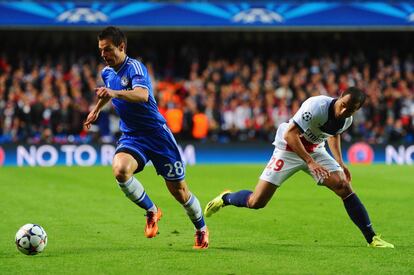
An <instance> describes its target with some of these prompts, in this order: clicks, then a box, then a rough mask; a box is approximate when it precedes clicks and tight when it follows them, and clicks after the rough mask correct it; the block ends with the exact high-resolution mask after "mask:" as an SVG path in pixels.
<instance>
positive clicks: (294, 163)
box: [204, 87, 394, 248]
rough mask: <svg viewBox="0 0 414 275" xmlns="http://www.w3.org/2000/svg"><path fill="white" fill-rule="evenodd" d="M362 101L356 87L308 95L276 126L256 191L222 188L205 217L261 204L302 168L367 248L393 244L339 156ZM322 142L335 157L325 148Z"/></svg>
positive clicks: (207, 207) (363, 98) (362, 95)
mask: <svg viewBox="0 0 414 275" xmlns="http://www.w3.org/2000/svg"><path fill="white" fill-rule="evenodd" d="M365 99H366V95H365V94H364V92H363V91H361V90H360V89H358V88H356V87H351V88H348V89H347V90H345V91H344V92H343V93H342V94H341V96H340V97H339V98H331V97H327V96H315V97H311V98H309V99H307V100H306V101H305V102H303V104H302V106H301V107H300V109H299V110H298V111H297V113H296V114H295V115H294V116H293V118H292V119H291V120H290V121H289V122H288V123H283V124H281V125H280V126H279V128H278V130H277V133H276V137H275V141H274V142H273V144H274V145H275V150H274V152H273V156H272V157H271V159H270V160H269V162H268V164H267V165H266V167H265V169H264V170H263V173H262V175H261V176H260V179H259V182H258V183H257V185H256V188H255V190H254V191H253V192H252V191H250V190H241V191H238V192H233V193H231V192H230V191H229V190H226V191H224V192H223V193H221V194H220V195H219V196H217V197H216V198H214V199H213V200H211V201H210V202H209V203H208V204H207V206H206V208H205V210H204V213H205V216H206V217H210V216H211V215H212V214H214V213H216V212H217V211H219V210H220V209H221V208H222V207H224V206H227V205H234V206H237V207H246V208H252V209H259V208H263V207H265V206H266V204H267V203H268V202H269V200H270V199H271V198H272V196H273V194H274V193H275V191H276V189H277V188H279V187H280V186H281V185H282V183H283V182H284V181H285V180H287V179H288V178H289V177H290V176H292V175H293V174H295V173H296V172H298V171H300V170H303V171H305V172H307V173H308V174H309V175H311V176H312V177H313V178H314V179H315V181H316V182H317V183H318V184H320V185H324V186H326V187H328V188H329V189H331V190H332V191H333V192H335V194H337V195H338V196H339V197H340V198H341V199H342V200H343V202H344V206H345V209H346V211H347V213H348V215H349V217H350V218H351V220H352V221H353V222H354V223H355V225H356V226H358V228H359V229H360V230H361V232H362V234H363V235H364V237H365V239H366V241H367V242H368V245H369V246H370V247H388V248H394V245H392V244H390V243H388V242H386V241H384V240H383V239H381V238H380V236H379V235H377V234H375V232H374V229H373V228H372V225H371V221H370V219H369V216H368V213H367V211H366V209H365V207H364V205H363V204H362V202H361V201H360V200H359V198H358V196H357V195H356V194H355V193H354V192H353V190H352V187H351V173H350V171H349V169H348V168H347V166H346V165H345V163H344V161H343V159H342V154H341V133H342V132H344V131H345V130H346V129H347V128H348V127H349V126H350V125H351V124H352V115H353V114H354V113H355V112H356V111H357V110H359V109H360V108H361V106H362V105H363V104H364V102H365ZM325 141H327V142H328V145H329V148H330V150H331V152H332V155H333V157H331V156H330V155H329V153H328V152H327V151H326V149H325Z"/></svg>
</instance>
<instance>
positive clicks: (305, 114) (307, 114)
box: [302, 112, 312, 121]
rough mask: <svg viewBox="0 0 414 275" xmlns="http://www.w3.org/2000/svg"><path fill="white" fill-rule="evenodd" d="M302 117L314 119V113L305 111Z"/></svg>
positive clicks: (306, 119)
mask: <svg viewBox="0 0 414 275" xmlns="http://www.w3.org/2000/svg"><path fill="white" fill-rule="evenodd" d="M302 118H303V120H304V121H309V120H311V119H312V114H311V113H310V112H304V113H303V115H302Z"/></svg>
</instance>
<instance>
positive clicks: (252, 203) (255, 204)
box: [248, 199, 267, 209]
mask: <svg viewBox="0 0 414 275" xmlns="http://www.w3.org/2000/svg"><path fill="white" fill-rule="evenodd" d="M266 205H267V201H260V200H254V199H253V200H249V201H248V206H249V208H251V209H261V208H264V207H265V206H266Z"/></svg>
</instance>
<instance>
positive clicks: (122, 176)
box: [112, 165, 132, 182]
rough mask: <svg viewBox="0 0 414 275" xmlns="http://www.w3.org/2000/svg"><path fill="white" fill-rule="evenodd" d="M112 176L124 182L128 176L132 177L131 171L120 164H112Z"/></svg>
mask: <svg viewBox="0 0 414 275" xmlns="http://www.w3.org/2000/svg"><path fill="white" fill-rule="evenodd" d="M112 170H113V173H114V176H115V178H116V180H117V181H119V182H125V181H127V180H128V179H129V178H130V177H132V173H131V172H129V170H128V168H127V167H125V166H122V165H114V167H113V168H112Z"/></svg>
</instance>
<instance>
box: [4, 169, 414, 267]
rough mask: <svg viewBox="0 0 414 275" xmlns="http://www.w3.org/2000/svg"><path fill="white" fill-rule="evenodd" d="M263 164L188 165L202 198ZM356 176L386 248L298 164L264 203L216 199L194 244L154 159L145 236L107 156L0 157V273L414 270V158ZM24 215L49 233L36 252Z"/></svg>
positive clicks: (248, 178) (248, 180) (251, 176)
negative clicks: (220, 205)
mask: <svg viewBox="0 0 414 275" xmlns="http://www.w3.org/2000/svg"><path fill="white" fill-rule="evenodd" d="M262 168H263V165H198V166H194V167H187V182H188V183H189V186H190V189H191V190H192V191H193V192H194V193H195V194H196V195H197V197H198V198H199V200H200V202H201V204H202V207H203V208H204V206H205V204H206V203H207V202H208V201H209V200H210V199H211V198H213V197H214V196H216V195H217V194H218V193H219V192H221V191H223V190H224V189H226V188H229V189H231V190H239V189H252V188H254V186H255V184H256V182H257V178H258V176H259V175H260V173H261V171H262ZM351 172H352V173H353V187H354V190H355V191H356V192H357V194H358V195H359V197H360V198H361V200H362V201H363V203H364V204H365V206H366V208H367V209H368V211H369V214H370V217H371V220H372V222H373V224H374V228H375V229H376V231H377V232H378V233H382V235H383V237H384V239H386V240H387V241H389V242H391V243H394V244H395V246H396V248H395V249H371V248H367V247H366V243H365V240H364V239H363V237H362V235H361V234H360V232H359V230H358V229H357V228H356V226H355V225H353V223H352V222H351V221H350V219H349V218H348V216H347V214H346V211H345V209H344V207H343V205H342V202H341V201H340V199H339V198H337V197H336V196H335V195H334V194H333V193H332V192H331V191H329V190H328V189H327V188H325V187H320V186H316V184H315V183H314V182H313V180H312V179H311V178H310V177H309V176H308V175H306V174H305V173H298V174H296V175H295V176H294V177H292V178H291V179H289V180H288V181H287V182H285V183H284V185H283V187H282V188H280V189H279V190H278V191H277V192H276V194H275V196H274V197H273V199H272V201H271V202H270V203H269V204H268V206H267V207H266V208H264V209H261V210H249V209H241V208H235V207H228V208H225V209H222V210H221V211H220V212H219V213H217V214H216V215H214V216H212V217H211V218H208V219H207V220H206V221H207V223H208V226H209V229H210V248H209V249H208V250H205V251H196V250H193V249H192V245H193V234H194V231H193V226H192V224H191V223H190V221H189V220H188V218H187V216H186V214H185V212H184V210H183V209H182V207H181V206H180V205H179V204H178V203H177V202H176V201H175V200H174V199H173V197H172V196H171V195H170V194H169V193H168V191H167V189H166V187H165V184H164V183H163V180H162V178H161V177H159V176H156V174H155V171H154V168H153V167H147V168H146V169H145V170H144V172H143V173H141V174H139V176H138V178H139V179H140V180H141V182H142V183H143V184H144V186H145V188H146V191H147V193H148V194H149V195H150V197H151V198H152V200H153V201H154V202H155V203H156V204H157V205H158V206H160V207H161V208H162V209H163V212H164V216H163V218H162V220H161V221H160V223H159V226H160V234H159V235H158V236H157V237H156V238H154V239H146V238H145V237H144V234H143V228H144V222H145V218H144V212H143V211H142V210H141V209H139V208H138V207H136V206H135V205H134V204H132V203H131V202H130V201H129V200H127V199H126V198H125V196H124V195H123V193H122V192H121V191H120V190H119V189H118V187H117V186H116V184H115V181H114V179H113V177H112V171H111V168H110V167H90V168H80V167H54V168H11V167H3V168H0V195H1V197H0V214H1V222H0V248H1V249H0V274H62V273H63V274H303V273H306V274H333V273H334V274H413V273H414V252H413V251H414V249H413V247H414V234H413V233H414V230H413V228H414V215H413V208H414V203H413V198H414V180H413V172H414V168H413V167H412V166H385V165H372V166H353V167H351ZM25 223H38V224H40V225H42V226H43V227H44V228H45V230H46V231H47V233H48V240H49V243H48V246H47V247H46V249H45V251H44V252H43V253H41V254H39V255H36V256H26V255H23V254H21V253H19V252H18V251H17V249H16V247H15V245H14V234H15V233H16V231H17V229H18V228H19V227H20V226H21V225H23V224H25Z"/></svg>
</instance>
